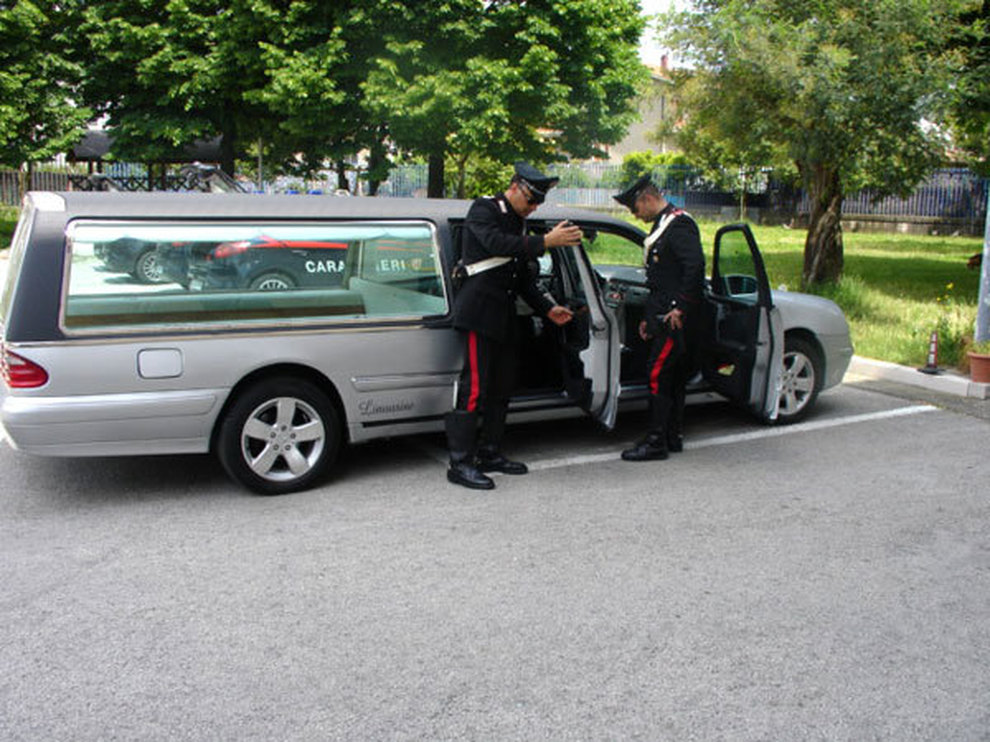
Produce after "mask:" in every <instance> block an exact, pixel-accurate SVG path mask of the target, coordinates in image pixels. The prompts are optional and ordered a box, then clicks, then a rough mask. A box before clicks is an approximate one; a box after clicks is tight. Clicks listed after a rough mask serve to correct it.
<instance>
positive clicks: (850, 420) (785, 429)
mask: <svg viewBox="0 0 990 742" xmlns="http://www.w3.org/2000/svg"><path fill="white" fill-rule="evenodd" d="M937 409H938V407H934V406H933V405H927V404H921V405H911V406H909V407H897V408H895V409H893V410H881V411H880V412H867V413H864V414H862V415H848V416H846V417H836V418H833V419H831V420H815V421H813V422H809V423H797V424H795V425H781V426H779V427H767V428H760V429H759V430H751V431H749V432H747V433H733V434H731V435H717V436H713V437H711V438H701V439H700V440H694V439H691V440H690V441H689V442H687V443H686V444H685V445H684V450H685V451H693V450H695V449H696V448H709V447H711V446H728V445H731V444H733V443H745V442H746V441H755V440H759V439H761V438H776V437H778V436H782V435H794V434H795V433H807V432H812V431H816V430H826V429H828V428H838V427H841V426H843V425H856V424H858V423H868V422H873V421H874V420H888V419H890V418H894V417H904V416H906V415H918V414H920V413H922V412H934V411H935V410H937ZM621 446H622V444H618V445H617V446H616V449H615V450H612V451H609V452H608V453H596V454H587V455H584V456H567V457H564V458H557V459H544V460H543V461H534V462H527V465H528V466H529V470H530V471H546V470H548V469H560V468H562V467H565V466H584V465H587V464H600V463H602V462H605V461H618V460H620V459H619V448H620V447H621ZM416 447H417V448H419V449H420V451H422V452H423V453H424V454H426V455H427V456H429V457H430V458H431V459H434V460H435V461H437V462H439V463H441V464H444V465H446V464H447V452H446V451H444V450H443V449H441V448H439V447H437V446H432V445H426V444H421V443H420V444H418V445H417V446H416ZM496 474H497V472H496Z"/></svg>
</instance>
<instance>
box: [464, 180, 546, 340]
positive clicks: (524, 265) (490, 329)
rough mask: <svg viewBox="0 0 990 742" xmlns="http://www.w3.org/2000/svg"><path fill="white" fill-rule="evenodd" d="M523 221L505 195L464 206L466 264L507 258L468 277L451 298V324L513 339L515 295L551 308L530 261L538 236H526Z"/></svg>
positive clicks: (540, 308)
mask: <svg viewBox="0 0 990 742" xmlns="http://www.w3.org/2000/svg"><path fill="white" fill-rule="evenodd" d="M525 230H526V222H525V220H524V219H523V218H522V217H520V216H519V215H518V214H517V213H516V212H515V211H514V210H513V209H512V206H511V205H510V204H509V202H508V201H507V200H506V198H505V195H504V194H500V195H498V196H495V197H493V198H479V199H478V200H476V201H475V202H474V203H473V204H471V208H470V209H469V210H468V215H467V221H466V222H465V224H464V234H463V237H462V241H461V260H462V261H463V262H464V264H465V265H470V264H472V263H477V262H478V261H481V260H485V259H487V258H493V257H509V258H512V260H510V261H509V262H508V263H506V264H505V265H500V266H498V267H496V268H491V269H489V270H486V271H484V272H482V273H477V274H475V275H473V276H470V277H469V278H468V279H467V280H466V281H465V282H464V285H463V286H462V287H461V288H460V290H459V291H458V292H457V297H456V299H455V300H454V327H456V328H457V329H459V330H474V331H476V332H479V333H481V334H483V335H485V336H487V337H489V338H491V339H493V340H496V341H498V342H506V341H507V340H510V339H511V338H512V334H511V333H512V331H513V326H514V324H513V323H514V321H515V314H516V296H517V295H518V296H521V297H522V298H523V299H525V301H526V303H527V304H529V305H530V306H531V307H532V308H533V309H534V310H535V311H536V312H537V313H539V314H541V315H546V313H547V312H549V311H550V309H551V308H552V307H553V303H552V302H550V300H549V299H547V297H545V296H543V295H542V294H541V293H540V291H539V289H538V288H537V286H536V275H535V274H534V271H533V269H532V268H530V265H529V264H530V262H531V261H535V260H536V259H537V258H538V257H539V256H540V255H542V254H543V251H544V248H543V237H542V236H536V235H526V233H525Z"/></svg>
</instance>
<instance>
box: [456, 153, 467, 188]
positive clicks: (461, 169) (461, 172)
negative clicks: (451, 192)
mask: <svg viewBox="0 0 990 742" xmlns="http://www.w3.org/2000/svg"><path fill="white" fill-rule="evenodd" d="M467 160H468V158H467V155H464V156H462V157H460V158H459V159H458V160H457V198H465V197H466V195H467V194H466V193H465V187H464V184H465V181H466V180H467Z"/></svg>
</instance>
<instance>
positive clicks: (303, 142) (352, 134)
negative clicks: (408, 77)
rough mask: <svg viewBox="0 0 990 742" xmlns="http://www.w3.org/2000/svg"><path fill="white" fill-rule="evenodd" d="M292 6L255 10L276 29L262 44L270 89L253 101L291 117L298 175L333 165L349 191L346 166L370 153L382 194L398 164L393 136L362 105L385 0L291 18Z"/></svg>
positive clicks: (347, 3) (305, 9)
mask: <svg viewBox="0 0 990 742" xmlns="http://www.w3.org/2000/svg"><path fill="white" fill-rule="evenodd" d="M284 5H285V3H284V2H281V1H280V0H255V2H254V3H253V5H252V7H253V12H254V13H255V15H258V16H261V17H262V18H264V19H265V21H266V23H267V26H268V28H267V32H266V34H265V35H266V40H265V41H262V42H261V53H262V61H263V63H264V70H265V75H266V77H267V83H266V84H265V85H264V86H263V87H262V88H261V89H260V90H258V91H256V92H251V93H250V94H249V96H250V97H251V98H252V99H253V100H257V101H260V102H263V103H264V104H265V105H267V106H268V108H269V109H270V110H271V111H272V112H273V113H280V114H281V115H282V116H283V119H282V121H281V122H280V123H279V125H278V131H279V136H281V137H283V138H285V139H286V140H288V141H291V142H293V143H294V149H295V151H296V152H297V153H299V158H298V160H297V162H296V165H297V167H296V169H297V170H300V171H303V172H311V171H313V170H316V169H319V168H320V167H322V166H323V162H324V161H325V160H328V159H329V160H331V161H332V162H334V163H335V164H336V165H337V172H338V176H339V178H340V182H339V183H338V185H339V186H340V187H343V188H346V187H347V180H346V174H345V166H344V163H345V160H346V159H347V158H348V157H349V156H351V155H353V154H355V153H356V152H358V151H360V150H362V149H367V150H368V151H369V168H368V172H367V178H368V180H369V181H370V183H371V190H372V192H374V191H375V190H376V188H377V183H378V182H379V181H381V180H382V179H383V178H384V177H386V176H387V174H388V170H389V167H390V165H391V163H390V161H389V158H388V151H387V146H386V143H385V142H386V138H387V134H388V131H387V129H386V128H385V127H384V126H383V125H382V124H381V122H380V121H379V120H378V119H377V118H375V117H373V116H372V115H371V113H370V111H369V109H368V108H367V107H366V106H364V105H363V104H362V103H363V92H362V84H363V83H364V81H365V79H366V78H367V76H368V72H369V70H370V69H371V65H372V64H373V60H374V58H375V54H376V53H377V52H378V50H379V49H380V47H381V34H382V28H381V19H382V16H383V10H387V8H384V9H383V6H382V3H381V2H380V0H339V1H338V2H335V3H327V2H323V1H322V0H296V1H295V2H293V3H291V5H290V6H289V7H288V9H287V10H286V11H284V12H283V11H282V10H281V6H284ZM262 9H263V10H262Z"/></svg>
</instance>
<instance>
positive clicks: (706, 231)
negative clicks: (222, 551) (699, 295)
mask: <svg viewBox="0 0 990 742" xmlns="http://www.w3.org/2000/svg"><path fill="white" fill-rule="evenodd" d="M639 226H642V224H640V225H639ZM720 226H721V224H719V223H716V222H705V221H702V222H699V227H700V228H701V234H702V241H703V244H704V246H705V251H706V256H707V259H708V261H709V265H710V264H711V250H712V245H713V242H714V239H715V232H716V231H717V230H718V228H719V227H720ZM752 228H753V234H754V235H755V236H756V241H757V244H759V246H760V252H762V253H763V258H764V261H765V262H766V266H767V273H768V274H769V276H770V284H771V286H773V287H781V286H782V287H786V288H788V289H791V290H801V269H802V266H803V264H804V238H805V231H804V230H793V229H786V228H784V227H760V226H753V227H752ZM597 242H602V243H603V244H602V245H601V246H599V245H597V244H596V249H595V250H594V251H593V254H592V260H593V261H595V262H600V263H629V264H636V263H638V262H639V261H640V260H641V259H642V257H641V255H640V254H639V253H638V252H637V251H636V250H630V249H629V248H628V247H624V248H621V247H620V246H619V243H618V242H617V241H614V240H610V241H605V240H598V241H597ZM843 242H844V255H845V270H844V273H843V277H842V280H841V281H840V282H839V283H838V284H837V285H833V286H824V287H819V288H816V289H815V290H814V293H817V294H820V295H822V296H826V297H828V298H830V299H832V300H833V301H835V302H836V303H837V304H838V305H839V306H840V307H842V310H843V311H844V312H845V314H846V318H847V319H848V320H849V325H850V329H851V332H852V339H853V345H854V347H855V348H856V353H857V354H858V355H861V356H865V357H868V358H877V359H880V360H885V361H891V362H893V363H900V364H904V365H908V366H922V365H924V364H925V361H926V358H927V353H928V342H929V337H930V335H931V332H932V331H933V330H938V333H939V365H940V366H949V367H951V366H958V367H963V366H964V365H965V356H966V354H965V349H966V345H967V344H968V343H969V342H970V340H971V339H972V336H973V325H974V322H975V320H976V304H977V296H978V293H979V284H980V272H979V271H978V270H970V269H967V268H966V260H967V259H968V258H969V257H970V256H971V255H973V254H974V253H977V252H980V251H981V250H982V249H983V241H982V240H981V239H980V238H977V237H942V236H919V235H903V234H880V233H863V232H845V233H843Z"/></svg>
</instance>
